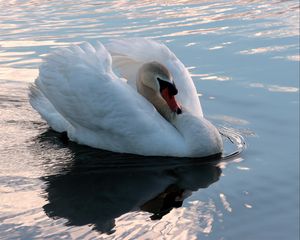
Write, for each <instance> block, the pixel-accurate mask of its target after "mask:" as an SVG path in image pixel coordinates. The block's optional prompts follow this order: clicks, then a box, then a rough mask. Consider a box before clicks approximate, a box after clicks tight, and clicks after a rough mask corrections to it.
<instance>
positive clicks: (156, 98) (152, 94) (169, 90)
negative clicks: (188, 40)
mask: <svg viewBox="0 0 300 240" xmlns="http://www.w3.org/2000/svg"><path fill="white" fill-rule="evenodd" d="M137 90H138V92H139V93H140V94H141V95H143V96H144V97H145V98H146V99H148V101H150V102H151V103H152V104H153V105H154V106H155V107H156V109H157V110H158V111H159V112H160V113H161V114H162V115H163V117H165V118H166V119H168V120H170V118H171V116H172V115H174V114H181V112H182V110H181V107H180V104H179V103H178V102H177V101H176V98H175V96H176V94H177V93H178V90H177V88H176V85H175V83H174V81H173V79H172V76H171V74H170V72H169V71H168V69H167V68H166V67H164V66H163V65H162V64H160V63H158V62H150V63H146V64H144V65H143V66H142V67H141V68H140V70H139V73H138V79H137Z"/></svg>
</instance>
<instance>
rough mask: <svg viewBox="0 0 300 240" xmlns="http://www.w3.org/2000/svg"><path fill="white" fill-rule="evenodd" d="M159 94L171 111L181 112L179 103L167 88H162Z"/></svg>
mask: <svg viewBox="0 0 300 240" xmlns="http://www.w3.org/2000/svg"><path fill="white" fill-rule="evenodd" d="M161 95H162V97H163V99H165V101H166V102H167V104H168V105H169V107H170V109H171V111H172V112H176V113H177V114H180V113H181V112H182V111H181V108H180V105H179V104H178V103H177V101H176V99H175V97H174V96H172V95H170V93H169V89H168V88H165V89H163V90H162V91H161Z"/></svg>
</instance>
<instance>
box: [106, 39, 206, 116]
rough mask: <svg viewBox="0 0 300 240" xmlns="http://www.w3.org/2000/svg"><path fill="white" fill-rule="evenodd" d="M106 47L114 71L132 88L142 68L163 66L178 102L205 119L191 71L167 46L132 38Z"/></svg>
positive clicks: (116, 41)
mask: <svg viewBox="0 0 300 240" xmlns="http://www.w3.org/2000/svg"><path fill="white" fill-rule="evenodd" d="M106 47H107V49H108V50H109V52H110V53H111V55H112V58H113V68H116V69H117V70H118V72H119V73H120V74H121V76H122V77H124V78H126V79H128V81H129V84H130V85H132V86H135V81H136V74H137V71H138V69H139V67H140V66H141V65H142V64H144V63H146V62H152V61H156V62H159V63H161V64H163V65H164V66H165V67H167V69H168V70H169V71H170V73H171V75H172V77H173V80H174V82H175V84H176V86H177V88H178V90H179V91H178V95H177V96H176V99H177V100H178V101H179V102H180V103H181V104H182V105H183V106H184V107H185V108H187V109H189V111H190V112H192V113H193V114H195V115H198V116H203V113H202V108H201V104H200V101H199V98H198V95H197V90H196V88H195V85H194V83H193V80H192V78H191V76H190V74H189V72H188V70H187V69H186V68H185V66H184V65H183V63H182V62H181V61H180V60H179V59H178V58H177V57H176V56H175V54H174V53H173V52H171V51H170V49H169V48H168V47H167V46H166V45H164V44H163V43H160V42H157V41H153V40H150V39H145V38H130V39H121V40H112V41H111V42H110V43H108V44H107V45H106Z"/></svg>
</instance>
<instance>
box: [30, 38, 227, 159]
mask: <svg viewBox="0 0 300 240" xmlns="http://www.w3.org/2000/svg"><path fill="white" fill-rule="evenodd" d="M116 74H117V75H118V76H121V77H122V78H121V77H118V76H117V75H116ZM177 93H178V94H177ZM175 95H176V96H175ZM29 96H30V103H31V105H32V107H33V108H34V109H36V110H37V111H38V112H39V114H40V115H41V116H42V118H43V119H45V120H46V121H47V122H48V124H49V125H50V126H51V128H53V129H54V130H56V131H58V132H64V131H66V132H67V134H68V137H69V138H70V139H71V140H72V141H76V142H78V143H80V144H85V145H89V146H92V147H96V148H101V149H105V150H110V151H115V152H122V153H133V154H139V155H152V156H177V157H203V156H209V155H214V154H218V153H221V152H222V150H223V143H222V139H221V136H220V134H219V132H218V130H217V129H216V128H215V127H214V126H213V125H212V124H211V123H210V122H209V121H208V120H206V119H205V118H204V117H203V113H202V109H201V105H200V101H199V99H198V96H197V92H196V89H195V86H194V84H193V81H192V79H191V77H190V75H189V73H188V71H187V69H186V68H185V67H184V65H183V64H182V63H181V62H180V61H179V60H178V59H177V57H176V56H175V55H174V54H173V53H172V52H171V51H170V50H169V49H168V48H167V47H166V46H165V45H163V44H162V43H158V42H156V41H153V40H147V39H124V40H113V41H111V42H110V43H108V44H106V45H105V46H104V45H102V44H101V43H100V42H97V44H96V45H95V46H92V45H90V44H89V43H84V44H82V45H81V46H72V47H69V48H62V49H59V50H57V51H54V52H53V53H52V54H50V55H48V56H47V57H45V59H44V62H43V64H42V65H41V66H40V69H39V76H38V78H37V79H36V80H35V83H34V84H32V85H31V87H30V93H29Z"/></svg>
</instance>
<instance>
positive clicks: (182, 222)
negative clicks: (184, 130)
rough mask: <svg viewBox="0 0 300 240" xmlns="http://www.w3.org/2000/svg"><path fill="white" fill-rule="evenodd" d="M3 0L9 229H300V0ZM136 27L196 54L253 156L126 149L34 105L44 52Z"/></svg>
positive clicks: (210, 100)
mask: <svg viewBox="0 0 300 240" xmlns="http://www.w3.org/2000/svg"><path fill="white" fill-rule="evenodd" d="M0 9H1V11H0V239H35V238H36V239H61V238H65V239H228V240H233V239H236V240H239V239H251V240H252V239H272V240H273V239H280V240H281V239H291V240H293V239H299V3H298V1H296V0H295V1H283V0H281V1H280V0H276V1H275V0H270V1H255V0H254V1H246V0H235V1H225V0H224V1H212V0H206V1H193V0H176V1H175V0H168V1H162V0H160V1H158V0H151V1H147V0H145V1H129V0H121V1H115V0H112V1H100V0H99V1H97V0H86V1H69V0H67V1H44V0H40V1H35V0H32V1H26V0H22V1H21V0H16V1H13V0H7V1H3V0H0ZM133 36H135V37H149V38H153V39H156V40H159V41H162V42H164V43H165V44H167V46H168V47H169V48H170V49H171V50H172V51H173V52H174V53H175V54H176V55H177V56H178V57H179V58H180V59H181V60H182V62H183V63H184V64H185V65H186V67H187V68H188V69H189V71H190V72H191V75H192V76H193V80H194V82H195V85H196V87H197V90H198V93H199V97H200V99H201V103H202V107H203V110H204V113H205V115H206V116H207V118H209V119H210V120H211V121H212V122H213V123H214V124H216V125H217V126H219V128H220V129H221V130H222V131H225V132H226V133H228V134H231V136H238V139H239V140H241V138H240V137H243V139H245V142H246V144H247V148H246V150H244V151H243V152H242V154H241V155H239V156H235V157H232V158H229V159H226V160H223V161H217V160H216V159H214V160H213V161H212V162H211V161H208V160H205V161H204V160H199V159H173V158H149V157H137V156H132V155H122V154H114V153H111V152H105V151H101V150H96V149H92V148H88V147H85V146H79V145H77V144H75V143H72V142H68V141H66V140H65V139H64V138H63V137H62V136H61V135H59V134H57V133H55V132H53V131H51V130H50V129H49V128H48V127H47V125H46V123H45V122H44V121H43V120H41V118H40V117H39V115H38V114H37V113H36V112H35V111H34V110H32V108H31V107H30V105H29V103H28V97H27V87H28V83H30V82H32V81H33V80H34V79H35V77H36V76H37V74H38V66H39V64H40V62H41V57H42V56H43V55H44V54H46V53H48V52H50V51H52V50H53V49H55V48H59V47H63V46H68V45H70V44H73V43H81V42H83V41H89V42H91V43H94V42H95V41H96V40H101V41H103V42H104V43H105V42H107V41H108V39H110V38H119V37H133ZM239 136H240V137H239ZM230 144H231V145H238V144H237V142H235V143H234V144H233V143H231V142H230V141H229V140H227V145H228V147H226V151H228V153H229V152H231V151H234V147H233V149H231V148H230ZM231 147H232V146H231ZM208 162H209V163H208Z"/></svg>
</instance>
